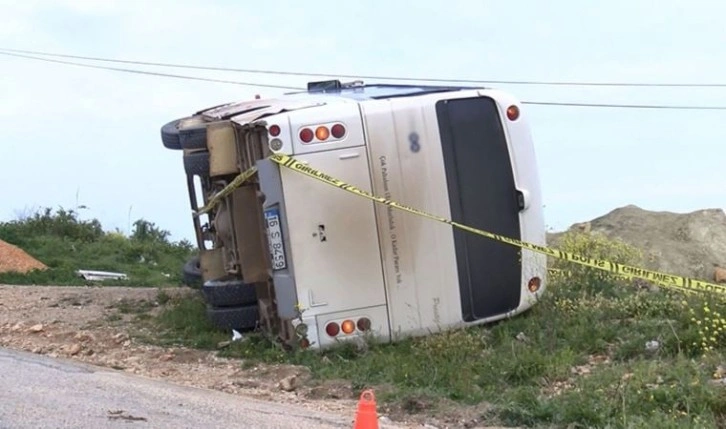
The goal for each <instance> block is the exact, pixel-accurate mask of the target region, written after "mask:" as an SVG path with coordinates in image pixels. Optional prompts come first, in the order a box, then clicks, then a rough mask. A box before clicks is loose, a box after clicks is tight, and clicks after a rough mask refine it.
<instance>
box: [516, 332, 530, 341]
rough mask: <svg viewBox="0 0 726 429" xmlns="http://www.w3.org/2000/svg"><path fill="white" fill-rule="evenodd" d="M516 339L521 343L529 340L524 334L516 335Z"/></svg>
mask: <svg viewBox="0 0 726 429" xmlns="http://www.w3.org/2000/svg"><path fill="white" fill-rule="evenodd" d="M517 339H518V340H519V341H522V342H526V341H527V340H529V338H527V336H526V335H525V334H524V332H520V333H518V334H517Z"/></svg>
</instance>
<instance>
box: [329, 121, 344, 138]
mask: <svg viewBox="0 0 726 429" xmlns="http://www.w3.org/2000/svg"><path fill="white" fill-rule="evenodd" d="M330 133H331V134H332V135H333V137H335V138H336V139H339V138H342V137H343V136H344V135H345V127H344V126H343V125H341V124H335V125H333V128H331V130H330Z"/></svg>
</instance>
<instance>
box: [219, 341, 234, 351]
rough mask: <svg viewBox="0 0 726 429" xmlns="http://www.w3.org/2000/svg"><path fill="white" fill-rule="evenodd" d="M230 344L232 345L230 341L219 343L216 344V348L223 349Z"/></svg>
mask: <svg viewBox="0 0 726 429" xmlns="http://www.w3.org/2000/svg"><path fill="white" fill-rule="evenodd" d="M230 344H232V341H220V342H219V343H217V348H218V349H223V348H225V347H227V346H229V345H230Z"/></svg>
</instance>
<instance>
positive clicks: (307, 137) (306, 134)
mask: <svg viewBox="0 0 726 429" xmlns="http://www.w3.org/2000/svg"><path fill="white" fill-rule="evenodd" d="M313 137H315V135H314V134H313V132H312V130H311V129H310V128H303V129H302V130H300V140H302V141H303V143H310V142H311V141H313Z"/></svg>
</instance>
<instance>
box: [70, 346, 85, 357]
mask: <svg viewBox="0 0 726 429" xmlns="http://www.w3.org/2000/svg"><path fill="white" fill-rule="evenodd" d="M81 349H82V347H81V345H80V344H78V343H76V344H73V345H72V346H71V348H70V349H69V350H68V354H69V355H71V356H75V355H77V354H78V353H80V352H81Z"/></svg>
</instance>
